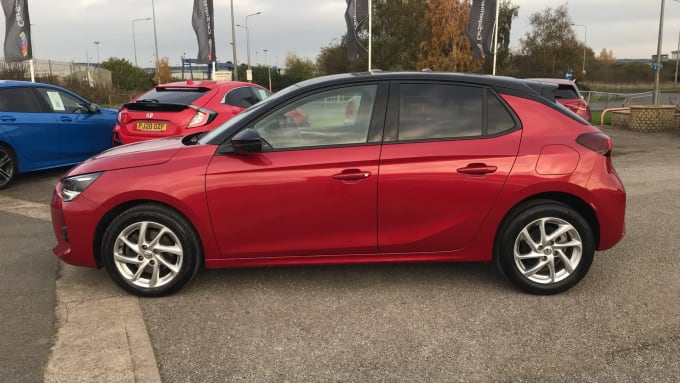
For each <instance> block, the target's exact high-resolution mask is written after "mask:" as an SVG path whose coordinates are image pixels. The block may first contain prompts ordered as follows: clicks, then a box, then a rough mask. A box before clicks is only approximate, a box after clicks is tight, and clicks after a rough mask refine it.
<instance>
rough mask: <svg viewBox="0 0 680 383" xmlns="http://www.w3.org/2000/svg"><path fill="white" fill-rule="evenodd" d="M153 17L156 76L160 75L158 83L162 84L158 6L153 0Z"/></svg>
mask: <svg viewBox="0 0 680 383" xmlns="http://www.w3.org/2000/svg"><path fill="white" fill-rule="evenodd" d="M151 17H152V18H153V44H154V48H155V50H156V76H157V77H158V85H160V84H162V83H163V82H162V81H161V63H160V59H159V58H158V37H157V36H156V6H155V5H154V2H153V0H151Z"/></svg>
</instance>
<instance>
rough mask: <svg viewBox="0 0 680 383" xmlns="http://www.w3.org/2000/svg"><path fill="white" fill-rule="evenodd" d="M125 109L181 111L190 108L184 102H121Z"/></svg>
mask: <svg viewBox="0 0 680 383" xmlns="http://www.w3.org/2000/svg"><path fill="white" fill-rule="evenodd" d="M123 107H124V108H127V110H139V111H153V112H181V111H182V110H184V109H186V108H191V106H189V105H185V104H170V103H161V102H129V103H127V104H123Z"/></svg>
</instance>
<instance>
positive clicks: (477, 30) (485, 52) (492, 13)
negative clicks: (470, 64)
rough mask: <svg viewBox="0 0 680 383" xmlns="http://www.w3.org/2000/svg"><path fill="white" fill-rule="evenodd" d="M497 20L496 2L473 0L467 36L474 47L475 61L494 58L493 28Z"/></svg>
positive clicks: (473, 55)
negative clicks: (492, 46) (492, 47)
mask: <svg viewBox="0 0 680 383" xmlns="http://www.w3.org/2000/svg"><path fill="white" fill-rule="evenodd" d="M495 19H496V0H472V6H471V7H470V21H469V22H468V26H467V30H466V34H467V37H468V38H469V39H470V44H471V45H472V57H473V58H474V59H477V60H479V59H486V57H487V56H489V57H492V56H493V53H494V52H493V50H492V49H491V45H492V44H493V27H494V23H495V21H496V20H495Z"/></svg>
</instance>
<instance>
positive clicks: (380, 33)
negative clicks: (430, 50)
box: [364, 0, 430, 70]
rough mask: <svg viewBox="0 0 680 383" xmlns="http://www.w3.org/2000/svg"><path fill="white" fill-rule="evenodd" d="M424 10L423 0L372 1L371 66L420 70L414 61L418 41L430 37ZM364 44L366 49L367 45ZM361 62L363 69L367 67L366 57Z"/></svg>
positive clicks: (415, 59) (425, 6) (383, 68)
mask: <svg viewBox="0 0 680 383" xmlns="http://www.w3.org/2000/svg"><path fill="white" fill-rule="evenodd" d="M427 9H428V8H427V2H424V1H422V0H397V1H395V0H374V1H373V15H374V16H373V20H372V22H373V26H372V33H373V42H372V45H373V52H372V54H373V62H372V64H371V67H372V68H376V69H382V70H418V69H421V67H419V62H418V52H419V50H420V43H421V42H422V41H424V40H427V39H429V36H430V26H428V25H427V24H426V23H425V15H426V12H427ZM365 28H367V26H365ZM366 37H368V34H366ZM365 46H366V47H367V48H368V45H367V44H366V45H365ZM364 62H365V63H366V65H365V66H364V68H367V64H368V60H367V59H366V60H365V61H364Z"/></svg>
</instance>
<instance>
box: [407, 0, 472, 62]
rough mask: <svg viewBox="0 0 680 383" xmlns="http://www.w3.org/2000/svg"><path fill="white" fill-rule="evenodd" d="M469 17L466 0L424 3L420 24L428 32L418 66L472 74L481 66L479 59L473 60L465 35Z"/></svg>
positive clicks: (421, 46) (442, 0) (421, 49)
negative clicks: (422, 18)
mask: <svg viewBox="0 0 680 383" xmlns="http://www.w3.org/2000/svg"><path fill="white" fill-rule="evenodd" d="M469 15H470V4H469V2H468V1H466V0H430V1H428V2H427V12H426V14H425V23H424V25H427V26H428V27H429V29H430V38H429V39H428V40H425V41H423V42H422V43H421V44H420V51H419V54H418V67H420V68H430V69H432V70H435V71H447V72H475V71H478V70H479V69H480V68H481V67H482V65H483V62H482V61H481V60H473V58H472V50H471V48H470V41H469V40H468V38H467V36H466V35H465V28H466V27H467V24H468V20H469Z"/></svg>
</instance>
